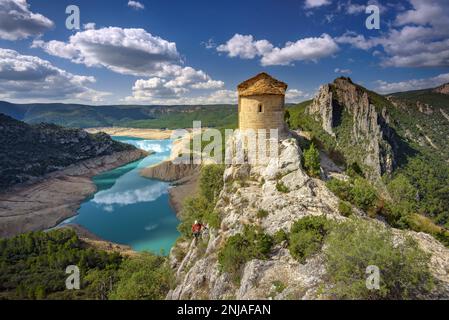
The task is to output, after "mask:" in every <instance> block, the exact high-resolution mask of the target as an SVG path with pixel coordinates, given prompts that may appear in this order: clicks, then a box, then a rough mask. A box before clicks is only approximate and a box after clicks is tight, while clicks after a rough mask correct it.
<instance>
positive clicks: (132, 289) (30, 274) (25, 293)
mask: <svg viewBox="0 0 449 320" xmlns="http://www.w3.org/2000/svg"><path fill="white" fill-rule="evenodd" d="M71 265H74V266H77V267H78V268H79V270H80V282H81V283H80V290H67V289H66V279H67V278H68V277H69V275H70V274H66V268H67V267H68V266H71ZM172 279H173V277H172V274H171V269H170V268H169V267H168V264H167V258H165V257H161V256H155V255H152V254H149V253H144V254H140V255H136V256H135V257H123V256H121V255H120V254H118V253H109V252H105V251H101V250H98V249H95V248H92V247H89V246H88V245H87V244H86V243H84V242H83V241H82V240H81V239H80V238H79V237H78V236H77V235H76V234H75V232H74V231H73V230H69V229H63V230H54V231H50V232H34V233H27V234H22V235H19V236H16V237H14V238H11V239H1V240H0V299H58V300H61V299H62V300H66V299H67V300H72V299H100V300H105V299H163V298H164V297H165V295H166V294H167V292H168V290H169V288H170V287H171V286H172V282H171V281H172Z"/></svg>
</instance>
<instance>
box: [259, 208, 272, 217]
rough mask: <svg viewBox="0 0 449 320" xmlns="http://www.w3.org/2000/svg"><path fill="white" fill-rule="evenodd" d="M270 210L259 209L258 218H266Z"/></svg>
mask: <svg viewBox="0 0 449 320" xmlns="http://www.w3.org/2000/svg"><path fill="white" fill-rule="evenodd" d="M268 214H269V213H268V211H267V210H263V209H259V210H258V211H257V218H259V219H263V218H266V217H268Z"/></svg>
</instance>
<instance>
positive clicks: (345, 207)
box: [338, 201, 353, 217]
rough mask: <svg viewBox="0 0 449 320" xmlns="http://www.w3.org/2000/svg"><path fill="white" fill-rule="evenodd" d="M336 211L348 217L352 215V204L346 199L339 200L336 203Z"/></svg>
mask: <svg viewBox="0 0 449 320" xmlns="http://www.w3.org/2000/svg"><path fill="white" fill-rule="evenodd" d="M338 211H339V212H340V214H341V215H342V216H343V217H349V216H351V215H352V213H353V212H352V206H351V204H350V203H349V202H347V201H340V202H339V204H338Z"/></svg>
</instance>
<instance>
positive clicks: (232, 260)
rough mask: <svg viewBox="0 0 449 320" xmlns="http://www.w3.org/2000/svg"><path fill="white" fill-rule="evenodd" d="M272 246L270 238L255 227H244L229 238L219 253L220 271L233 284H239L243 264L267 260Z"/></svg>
mask: <svg viewBox="0 0 449 320" xmlns="http://www.w3.org/2000/svg"><path fill="white" fill-rule="evenodd" d="M272 246H273V238H272V237H270V236H269V235H267V234H265V233H262V232H261V231H260V230H258V229H257V228H256V227H248V226H245V228H244V231H243V233H239V234H236V235H234V236H232V237H230V238H229V239H228V240H227V241H226V244H225V245H224V247H223V248H222V249H221V251H220V252H219V254H218V262H219V264H220V269H221V270H222V271H224V272H228V273H229V274H230V275H231V278H232V280H233V281H234V282H235V283H239V282H240V277H241V271H242V270H241V269H242V267H243V266H244V265H245V263H246V262H248V261H250V260H253V259H261V260H264V259H266V258H268V254H269V253H270V251H271V248H272Z"/></svg>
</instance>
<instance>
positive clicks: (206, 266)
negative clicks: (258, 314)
mask: <svg viewBox="0 0 449 320" xmlns="http://www.w3.org/2000/svg"><path fill="white" fill-rule="evenodd" d="M229 143H233V142H232V140H231V141H230V142H229ZM224 180H225V182H226V183H225V188H224V190H223V192H222V193H221V195H220V200H219V201H218V203H217V206H216V210H217V211H219V212H220V213H221V215H222V217H223V220H222V223H221V227H220V229H219V230H213V231H212V232H211V233H210V238H209V241H208V243H207V248H205V249H202V248H200V247H197V246H195V245H193V244H191V245H190V247H189V248H188V250H187V254H186V255H185V256H184V257H183V259H182V260H180V261H176V257H175V254H174V252H176V250H177V248H176V247H175V248H174V249H173V250H172V254H171V261H172V265H173V266H174V267H175V268H176V274H177V281H178V283H179V284H178V286H177V287H176V288H175V289H174V290H172V291H171V292H170V293H169V294H168V296H167V298H168V299H202V298H209V299H227V298H237V299H267V298H268V297H269V296H270V295H273V297H276V298H287V297H288V298H291V297H294V298H295V299H299V298H304V299H306V298H313V297H315V296H316V294H317V290H318V287H319V283H320V281H319V279H321V277H322V276H323V272H324V267H323V264H322V263H321V262H320V261H321V259H322V257H321V256H317V257H315V258H313V259H311V260H310V261H308V262H307V263H306V264H304V265H301V264H300V263H298V262H297V261H296V260H294V259H293V258H292V257H291V256H290V254H289V252H288V250H286V249H285V248H283V246H278V247H276V248H275V249H274V253H273V255H272V256H271V257H270V259H268V260H265V261H262V260H253V261H250V262H248V263H247V265H246V266H245V268H244V271H243V275H242V281H241V284H240V286H235V285H233V283H232V281H231V280H230V278H229V275H227V274H226V273H221V272H220V271H219V270H220V269H219V265H218V251H219V249H220V248H221V246H222V245H223V244H224V242H225V240H226V239H227V238H228V237H230V236H232V235H234V234H236V233H238V232H241V231H242V229H243V227H244V225H248V224H253V223H256V224H258V225H260V226H261V227H262V228H263V230H264V231H265V232H267V233H268V234H271V235H273V234H275V233H276V232H277V231H279V230H280V229H283V230H285V231H288V230H289V229H290V227H291V225H292V224H293V223H294V222H295V221H296V220H298V219H300V218H301V217H305V216H308V215H325V216H327V217H329V218H330V219H341V216H340V215H339V213H338V211H337V209H336V208H337V207H338V199H337V198H336V197H335V196H334V195H333V194H332V193H331V192H330V191H329V190H328V189H327V188H326V187H325V185H324V183H323V182H322V181H320V180H315V179H311V178H310V177H309V176H307V174H305V173H304V171H303V169H302V167H301V150H300V149H299V147H298V145H297V142H296V140H295V139H287V140H284V141H282V143H281V144H280V157H279V162H278V161H276V159H273V160H272V161H270V162H269V163H267V164H264V165H253V166H250V165H237V164H235V165H232V166H229V167H228V168H227V169H226V171H225V173H224ZM242 180H244V181H245V182H246V183H245V184H243V185H241V183H240V181H242ZM279 181H282V183H283V184H284V185H285V186H286V187H287V188H288V190H289V192H288V193H281V192H279V191H277V189H276V185H277V183H278V182H279ZM259 210H265V211H267V212H269V214H268V216H267V217H265V218H263V219H260V218H258V217H257V212H258V211H259ZM178 245H182V244H178ZM183 245H184V247H185V244H183ZM276 281H281V282H282V283H284V284H287V285H286V288H285V290H283V291H282V293H277V292H276V290H273V289H272V286H273V283H276Z"/></svg>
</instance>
